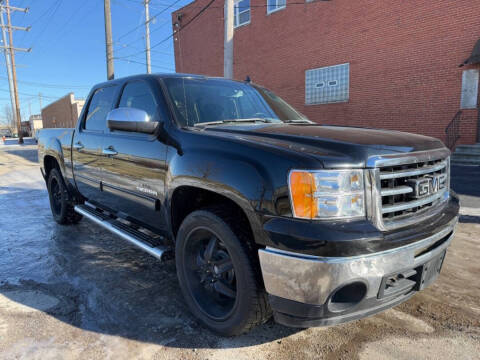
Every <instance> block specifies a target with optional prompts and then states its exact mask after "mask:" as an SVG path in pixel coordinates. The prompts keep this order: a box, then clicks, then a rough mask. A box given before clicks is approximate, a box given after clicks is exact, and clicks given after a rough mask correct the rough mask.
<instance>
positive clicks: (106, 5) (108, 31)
mask: <svg viewBox="0 0 480 360" xmlns="http://www.w3.org/2000/svg"><path fill="white" fill-rule="evenodd" d="M103 9H104V14H105V45H106V50H107V79H108V80H113V79H114V77H115V74H114V71H113V42H112V14H111V12H110V0H104V2H103Z"/></svg>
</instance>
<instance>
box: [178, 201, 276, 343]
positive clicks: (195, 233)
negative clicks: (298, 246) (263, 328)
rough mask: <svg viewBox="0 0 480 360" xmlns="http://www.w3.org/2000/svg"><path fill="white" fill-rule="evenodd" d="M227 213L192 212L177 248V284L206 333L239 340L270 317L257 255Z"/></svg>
mask: <svg viewBox="0 0 480 360" xmlns="http://www.w3.org/2000/svg"><path fill="white" fill-rule="evenodd" d="M236 225H238V219H235V218H233V217H232V215H231V212H229V209H228V208H227V209H225V208H222V207H212V208H207V209H202V210H196V211H194V212H192V213H190V214H189V215H188V216H187V217H186V218H185V219H184V220H183V222H182V224H181V225H180V228H179V230H178V233H177V238H176V243H175V261H176V266H177V275H178V280H179V285H180V288H181V290H182V293H183V296H184V298H185V302H186V303H187V305H188V307H189V308H190V310H191V312H192V313H193V314H194V315H195V316H196V317H197V318H198V319H199V320H200V321H201V322H202V323H203V324H204V325H205V326H207V327H208V328H209V329H210V330H212V331H214V332H216V333H217V334H220V335H224V336H232V335H239V334H241V333H244V332H246V331H248V330H250V329H251V328H253V327H254V326H256V325H258V324H261V323H262V322H264V321H266V320H267V319H268V318H269V317H270V316H271V310H270V307H269V305H268V301H267V294H266V292H265V290H264V288H263V286H262V283H261V274H260V272H259V270H257V269H258V267H257V266H255V264H254V261H255V256H257V255H256V253H255V252H253V251H252V250H250V248H249V247H248V246H247V242H248V241H249V240H248V238H246V237H245V235H244V234H243V232H242V231H241V230H240V229H238V227H237V226H236Z"/></svg>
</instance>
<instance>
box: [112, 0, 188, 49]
mask: <svg viewBox="0 0 480 360" xmlns="http://www.w3.org/2000/svg"><path fill="white" fill-rule="evenodd" d="M180 1H182V0H175V1H174V2H173V3H171V4H170V5H168V6H166V7H165V9H163V10H161V11H159V12H158V13H156V14H155V15H153V16H151V17H150V21H152V20H153V19H155V18H157V17H158V16H159V15H161V14H163V13H164V12H165V11H167V10H168V9H170V8H171V7H172V6H174V5H175V4H177V3H179V2H180ZM143 25H144V24H140V25H137V26H135V27H134V28H133V29H130V30H129V31H127V32H126V33H124V34H123V35H120V36H119V37H118V38H117V41H118V40H120V39H123V38H124V37H125V36H127V35H130V34H131V33H133V32H134V31H135V30H137V29H138V28H140V27H142V26H143Z"/></svg>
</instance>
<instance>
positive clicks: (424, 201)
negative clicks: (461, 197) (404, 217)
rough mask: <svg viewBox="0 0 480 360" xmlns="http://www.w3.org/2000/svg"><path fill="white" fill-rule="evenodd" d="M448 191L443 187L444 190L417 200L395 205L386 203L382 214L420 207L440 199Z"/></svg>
mask: <svg viewBox="0 0 480 360" xmlns="http://www.w3.org/2000/svg"><path fill="white" fill-rule="evenodd" d="M445 191H446V189H443V190H442V191H439V192H438V193H436V194H434V195H432V196H428V197H426V198H423V199H419V200H415V201H406V202H402V203H398V204H395V205H384V206H383V207H382V214H388V213H392V212H398V211H402V210H407V209H411V208H415V207H420V206H423V205H425V204H431V203H433V202H434V201H436V200H438V199H439V198H441V197H442V195H443V193H444V192H445Z"/></svg>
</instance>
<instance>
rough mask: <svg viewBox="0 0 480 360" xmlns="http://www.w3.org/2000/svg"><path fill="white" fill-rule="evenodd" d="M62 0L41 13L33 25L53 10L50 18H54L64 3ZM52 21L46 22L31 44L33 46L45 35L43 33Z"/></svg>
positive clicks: (58, 0)
mask: <svg viewBox="0 0 480 360" xmlns="http://www.w3.org/2000/svg"><path fill="white" fill-rule="evenodd" d="M62 1H63V0H57V1H56V2H55V3H54V4H53V5H52V6H50V7H49V8H48V9H47V10H46V11H45V12H43V13H42V15H40V16H39V17H38V18H37V19H36V20H35V21H33V22H32V25H33V24H35V23H37V22H38V21H39V20H40V19H42V18H43V17H44V16H46V15H47V14H48V13H50V11H52V13H51V14H49V15H48V16H49V17H50V18H53V17H54V16H55V14H56V13H57V11H58V9H59V8H60V6H61V4H62ZM50 23H51V21H46V22H45V26H44V27H43V28H42V29H41V30H40V32H39V33H38V35H37V36H36V37H35V38H34V39H33V41H32V45H31V46H30V47H31V48H32V47H34V46H35V45H36V44H37V43H38V40H40V38H41V37H42V36H43V34H44V33H45V31H46V30H47V28H48V26H49V25H50Z"/></svg>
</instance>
